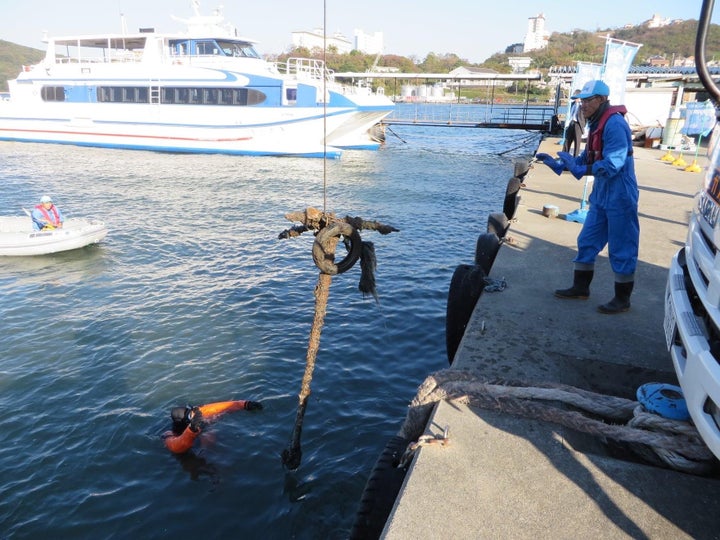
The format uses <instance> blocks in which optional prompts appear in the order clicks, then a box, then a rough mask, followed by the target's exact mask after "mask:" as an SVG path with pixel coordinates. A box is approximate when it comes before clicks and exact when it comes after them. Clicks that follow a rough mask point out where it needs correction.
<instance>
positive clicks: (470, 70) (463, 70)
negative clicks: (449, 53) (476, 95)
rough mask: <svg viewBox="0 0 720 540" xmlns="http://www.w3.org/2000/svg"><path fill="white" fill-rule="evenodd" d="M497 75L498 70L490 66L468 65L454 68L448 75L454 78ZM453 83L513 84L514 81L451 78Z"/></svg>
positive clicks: (462, 84) (473, 84)
mask: <svg viewBox="0 0 720 540" xmlns="http://www.w3.org/2000/svg"><path fill="white" fill-rule="evenodd" d="M466 74H467V75H470V74H472V75H482V74H487V75H497V74H498V72H497V71H495V70H494V69H488V68H478V67H468V66H460V67H458V68H455V69H453V70H452V71H451V72H450V73H448V75H450V76H451V77H453V78H457V77H462V76H463V75H466ZM450 82H451V83H452V84H453V85H457V84H459V85H460V86H465V87H467V86H510V85H511V84H512V81H499V80H496V79H494V78H488V79H462V78H461V79H460V80H459V81H457V80H451V81H450Z"/></svg>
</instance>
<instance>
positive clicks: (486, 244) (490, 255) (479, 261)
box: [475, 233, 500, 276]
mask: <svg viewBox="0 0 720 540" xmlns="http://www.w3.org/2000/svg"><path fill="white" fill-rule="evenodd" d="M499 250H500V239H499V238H498V236H497V234H495V233H485V234H481V235H480V236H479V237H478V240H477V244H476V245H475V264H476V265H478V266H479V267H480V268H482V269H483V272H485V275H486V276H487V275H490V269H491V268H492V265H493V263H494V262H495V257H496V256H497V253H498V251H499Z"/></svg>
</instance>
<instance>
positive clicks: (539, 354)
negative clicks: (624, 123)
mask: <svg viewBox="0 0 720 540" xmlns="http://www.w3.org/2000/svg"><path fill="white" fill-rule="evenodd" d="M559 149H560V147H559V146H558V144H557V139H554V138H553V139H546V140H545V141H543V142H542V143H541V147H540V150H539V151H542V152H548V153H551V154H555V153H556V152H557V150H559ZM663 153H664V152H663V151H661V150H658V149H650V148H647V149H646V148H636V152H635V160H636V168H637V175H638V179H639V184H640V226H641V241H640V260H639V265H638V270H637V274H636V285H635V291H634V294H633V296H632V299H631V301H632V308H631V310H630V311H629V312H628V313H625V314H621V315H616V316H609V315H602V314H600V313H598V312H597V309H596V308H597V305H598V304H601V303H604V302H606V301H607V300H609V299H610V298H611V297H612V295H613V276H612V272H611V270H610V265H609V262H608V260H607V252H606V251H605V252H603V253H601V256H600V258H599V259H598V263H597V266H596V274H595V279H594V281H593V283H592V286H591V290H592V293H591V297H590V299H589V300H587V301H571V300H561V299H557V298H555V297H554V296H553V294H552V292H553V291H554V290H555V289H556V288H564V287H567V286H568V284H569V283H570V282H571V280H572V262H571V261H572V258H573V257H574V254H575V242H576V237H577V234H578V232H579V231H580V227H581V225H580V224H578V223H574V222H569V221H566V220H564V219H561V218H546V217H544V216H543V215H542V209H543V206H544V205H548V204H552V205H555V206H558V207H559V209H560V214H565V213H568V212H571V211H573V210H575V209H577V208H578V207H579V203H580V197H581V195H582V190H583V184H582V182H577V181H575V179H574V178H573V177H572V176H570V175H569V173H564V174H563V175H561V176H556V175H555V174H554V173H553V172H552V171H550V169H548V168H547V167H545V166H542V165H535V166H534V168H533V169H532V170H531V171H530V173H529V174H528V176H527V177H526V178H525V187H523V188H522V189H521V192H520V193H521V197H522V199H521V203H520V206H519V208H518V212H517V215H516V221H515V222H513V223H512V224H511V227H510V230H509V232H508V237H509V239H510V240H511V242H508V243H506V244H504V245H503V246H502V247H501V248H500V251H499V253H498V256H497V259H496V260H495V263H494V265H493V267H492V271H491V274H490V277H494V278H504V279H505V280H506V281H507V284H508V285H507V288H506V289H505V290H503V291H501V292H493V293H488V292H485V293H483V295H482V296H481V297H480V300H479V301H478V303H477V306H476V308H475V311H474V313H473V316H472V318H471V320H470V322H469V324H468V328H467V330H466V332H465V336H464V337H463V340H462V342H461V343H460V346H459V349H458V352H457V355H456V358H455V361H454V363H453V366H452V369H469V370H474V371H475V372H476V373H478V374H480V376H481V377H482V378H483V379H485V380H497V379H505V380H522V381H529V382H551V383H563V384H568V385H572V386H575V387H579V388H584V389H587V390H592V391H595V392H599V393H602V394H606V395H615V396H621V397H625V398H628V399H635V391H636V389H637V387H638V386H640V385H641V384H643V383H646V382H671V383H675V384H676V379H675V375H674V372H673V368H672V363H671V360H670V356H669V354H668V351H667V349H666V346H665V337H664V332H663V313H664V292H665V281H666V278H667V270H668V267H669V264H670V260H671V258H672V257H673V255H674V254H675V253H676V252H677V251H678V249H680V247H681V246H682V245H683V244H684V239H685V235H686V228H687V222H688V214H689V211H690V209H691V208H692V204H693V193H694V192H695V191H696V188H697V186H698V185H699V183H700V181H701V178H702V175H701V173H692V172H685V171H684V170H682V169H680V168H678V167H674V166H673V165H671V164H669V163H667V162H664V161H661V160H660V157H661V156H662V155H663ZM684 157H685V159H686V160H687V161H688V163H690V162H692V159H693V156H692V155H691V156H687V155H686V156H684ZM698 161H699V163H700V165H701V166H704V165H705V159H704V157H701V158H700V159H699V160H698ZM501 205H502V201H498V207H499V208H498V211H500V209H501ZM483 232H485V231H478V234H480V233H483ZM473 255H474V254H473V253H468V260H467V261H457V263H458V264H461V263H472V260H473ZM446 426H448V427H449V439H450V443H449V444H448V445H446V446H440V445H429V446H424V447H421V448H420V449H419V450H418V451H417V454H416V456H415V458H414V460H413V462H412V465H411V466H410V469H409V470H408V473H407V476H406V478H405V482H404V485H403V487H402V489H401V491H400V493H399V495H398V497H397V499H396V501H395V506H394V508H393V511H392V513H391V515H390V517H389V519H388V521H387V523H386V526H385V530H384V532H383V538H385V539H386V540H407V539H409V538H443V539H479V538H513V539H523V538H527V539H537V538H556V539H562V538H568V539H570V538H572V539H577V538H593V539H606V538H607V539H610V538H613V539H614V538H668V539H670V538H672V539H680V538H720V512H718V508H720V481H719V480H718V479H717V478H704V477H700V476H694V475H691V474H686V473H681V472H677V471H673V470H670V469H663V468H660V467H654V466H650V465H647V464H644V463H642V462H640V461H639V460H632V459H627V458H626V457H623V456H619V457H617V456H613V455H610V454H609V452H608V450H607V447H606V446H605V445H604V444H601V442H600V441H597V440H595V439H594V438H592V437H591V436H590V435H584V434H580V433H578V432H576V431H573V430H571V429H568V428H565V427H563V426H561V425H558V424H553V423H547V422H542V421H539V420H528V419H524V418H521V417H518V416H514V415H511V414H508V413H503V412H493V411H488V410H484V409H479V408H474V407H469V406H466V405H463V404H459V403H455V402H448V401H442V402H440V403H438V404H437V405H436V407H435V409H434V410H433V413H432V415H431V417H430V421H429V422H428V425H427V428H426V432H425V433H426V434H431V435H441V434H442V432H443V430H444V429H445V427H446Z"/></svg>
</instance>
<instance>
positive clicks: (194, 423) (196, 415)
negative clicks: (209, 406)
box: [187, 407, 205, 433]
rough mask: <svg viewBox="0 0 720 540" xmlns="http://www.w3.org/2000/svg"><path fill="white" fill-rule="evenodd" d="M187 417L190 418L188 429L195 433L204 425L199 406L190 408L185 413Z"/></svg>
mask: <svg viewBox="0 0 720 540" xmlns="http://www.w3.org/2000/svg"><path fill="white" fill-rule="evenodd" d="M187 418H188V420H190V431H193V432H195V433H197V432H199V431H200V430H201V429H202V428H203V426H204V425H205V422H203V415H202V413H201V412H200V407H193V408H192V409H190V410H189V411H188V413H187Z"/></svg>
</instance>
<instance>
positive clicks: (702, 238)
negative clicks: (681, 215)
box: [665, 0, 720, 459]
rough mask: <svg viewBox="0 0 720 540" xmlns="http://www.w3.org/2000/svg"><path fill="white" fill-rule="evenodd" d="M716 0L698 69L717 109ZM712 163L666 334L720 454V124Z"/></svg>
mask: <svg viewBox="0 0 720 540" xmlns="http://www.w3.org/2000/svg"><path fill="white" fill-rule="evenodd" d="M712 5H713V1H712V0H704V1H703V7H702V11H701V16H700V21H699V25H698V33H697V41H696V45H695V62H696V68H697V72H698V75H699V77H700V80H701V81H702V83H703V85H704V86H705V88H706V90H707V91H708V92H709V93H710V96H711V99H712V101H713V102H714V104H715V107H716V111H717V107H718V104H720V90H719V89H718V87H717V85H716V84H715V83H714V82H713V80H712V78H711V77H710V75H709V72H708V70H707V67H706V62H705V54H704V49H705V37H706V35H707V31H708V28H709V21H710V16H711V14H712ZM708 158H709V161H708V168H707V171H706V173H705V176H704V178H703V182H702V184H701V186H700V190H699V191H698V193H697V194H696V195H695V200H694V205H693V209H692V214H691V216H690V224H689V228H688V235H687V240H686V242H685V247H683V248H682V249H681V250H680V251H679V252H678V253H677V254H676V255H675V257H673V259H672V262H671V264H670V272H669V275H668V281H667V287H666V290H665V337H666V339H667V345H668V349H669V350H670V355H671V357H672V362H673V366H674V368H675V372H676V374H677V377H678V381H679V383H680V386H681V387H682V390H683V395H684V398H685V401H686V403H687V407H688V412H689V413H690V416H691V417H692V420H693V422H694V424H695V426H696V427H697V429H698V431H699V433H700V435H701V437H702V438H703V440H704V441H705V443H706V444H707V446H708V448H709V449H710V450H711V451H712V453H713V454H715V456H716V457H717V458H719V459H720V127H719V126H718V124H717V123H716V125H715V128H714V131H713V135H712V137H711V139H710V143H709V145H708Z"/></svg>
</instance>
